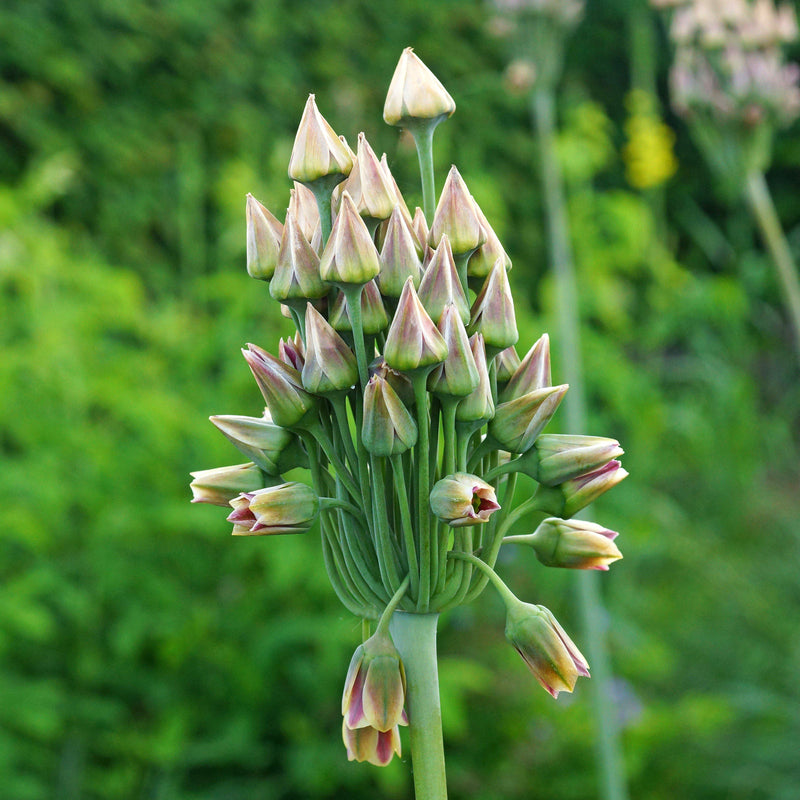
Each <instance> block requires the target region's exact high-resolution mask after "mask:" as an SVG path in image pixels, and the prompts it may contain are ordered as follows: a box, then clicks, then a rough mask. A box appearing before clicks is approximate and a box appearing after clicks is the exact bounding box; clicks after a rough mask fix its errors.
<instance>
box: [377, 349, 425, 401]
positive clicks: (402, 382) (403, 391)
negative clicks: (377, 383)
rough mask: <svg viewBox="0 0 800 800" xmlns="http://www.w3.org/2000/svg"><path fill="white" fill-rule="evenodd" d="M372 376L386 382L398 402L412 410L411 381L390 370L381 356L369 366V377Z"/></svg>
mask: <svg viewBox="0 0 800 800" xmlns="http://www.w3.org/2000/svg"><path fill="white" fill-rule="evenodd" d="M373 375H378V376H380V377H381V378H383V379H384V380H385V381H388V383H389V386H391V387H392V389H394V390H395V393H396V394H397V396H398V397H399V398H400V402H402V404H403V405H404V406H405V407H406V408H413V406H414V387H413V386H412V384H411V381H410V380H409V379H408V377H407V376H405V375H404V374H403V373H402V372H398V371H397V370H396V369H392V368H391V367H390V366H389V365H388V364H387V363H386V362H385V361H384V360H383V356H379V357H378V358H376V359H375V360H374V361H373V362H372V363H371V364H370V365H369V376H370V377H372V376H373Z"/></svg>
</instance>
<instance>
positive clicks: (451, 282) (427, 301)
mask: <svg viewBox="0 0 800 800" xmlns="http://www.w3.org/2000/svg"><path fill="white" fill-rule="evenodd" d="M418 296H419V299H420V302H421V303H422V305H423V306H425V310H426V311H427V312H428V315H429V316H430V318H431V319H434V320H438V319H440V318H441V316H442V312H443V311H444V309H445V307H446V306H447V305H448V304H453V305H455V308H456V311H457V312H458V315H459V316H460V317H461V321H462V322H463V323H464V324H465V325H466V324H467V322H469V302H468V301H467V296H466V294H464V289H463V288H462V286H461V281H460V280H459V278H458V272H457V271H456V263H455V261H454V260H453V251H452V250H451V249H450V241H449V240H448V238H447V236H446V235H444V236H442V239H441V242H440V243H439V246H438V247H437V248H436V250H435V251H434V253H433V257H432V258H431V260H430V263H429V264H428V267H427V269H426V270H425V274H424V275H423V276H422V282H421V283H420V285H419V292H418Z"/></svg>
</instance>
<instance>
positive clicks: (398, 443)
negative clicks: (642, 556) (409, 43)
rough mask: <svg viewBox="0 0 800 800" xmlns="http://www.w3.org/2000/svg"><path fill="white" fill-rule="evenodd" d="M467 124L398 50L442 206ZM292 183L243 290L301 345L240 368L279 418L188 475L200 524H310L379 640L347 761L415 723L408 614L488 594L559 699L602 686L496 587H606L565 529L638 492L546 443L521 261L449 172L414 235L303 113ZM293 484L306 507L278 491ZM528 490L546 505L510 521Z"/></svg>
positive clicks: (599, 546)
mask: <svg viewBox="0 0 800 800" xmlns="http://www.w3.org/2000/svg"><path fill="white" fill-rule="evenodd" d="M454 110H455V103H454V101H453V99H452V98H451V97H450V95H449V94H448V93H447V91H446V90H445V89H444V87H443V86H442V85H441V83H439V81H438V80H437V79H436V78H435V77H434V75H433V74H432V73H431V72H430V71H429V70H428V69H427V67H426V66H425V65H424V64H423V63H422V62H421V61H420V60H419V58H417V56H416V55H415V54H414V53H413V52H412V50H411V49H410V48H408V49H406V50H405V51H404V52H403V55H402V57H401V59H400V62H399V64H398V66H397V69H396V71H395V74H394V77H393V79H392V82H391V86H390V88H389V92H388V96H387V99H386V105H385V108H384V119H385V120H386V121H387V122H388V123H389V124H392V125H398V126H402V127H404V128H406V129H408V130H410V131H411V133H412V134H413V135H414V136H415V139H416V140H417V144H418V149H419V152H420V164H421V172H422V175H423V182H424V181H425V180H426V175H429V178H430V180H429V186H430V185H431V184H432V182H433V181H432V173H428V172H427V169H428V168H427V167H426V159H425V147H426V143H427V144H428V145H429V144H430V140H431V134H432V131H433V128H434V127H435V126H436V125H437V124H438V123H439V122H440V121H442V120H444V119H446V118H447V117H448V116H449V115H450V114H452V113H453V111H454ZM289 176H290V178H292V179H293V180H294V188H293V189H292V190H291V196H290V200H289V207H288V210H287V212H286V217H285V220H284V222H283V223H281V222H280V221H279V220H278V219H277V218H276V217H275V216H274V215H273V214H271V213H270V211H268V210H267V209H266V208H265V207H264V206H262V205H261V204H260V203H259V202H258V201H257V200H256V199H255V198H254V197H252V196H249V195H248V197H247V206H246V210H247V269H248V272H249V274H250V275H251V276H252V277H253V278H256V279H259V280H261V281H264V282H265V283H267V284H268V287H269V292H270V294H271V296H272V297H273V298H274V299H275V300H276V301H278V302H279V303H280V304H281V306H282V307H283V310H284V312H285V314H286V315H287V316H289V317H291V319H292V320H293V321H294V323H295V328H296V332H295V334H294V335H292V336H290V337H288V338H286V339H281V340H280V342H279V343H278V347H277V352H278V354H277V356H276V355H273V354H271V353H269V352H267V351H266V350H264V349H262V348H261V347H258V346H256V345H254V344H248V345H247V347H246V348H245V349H244V350H243V354H244V357H245V359H246V361H247V363H248V365H249V366H250V369H251V370H252V373H253V376H254V377H255V380H256V383H257V385H258V387H259V389H260V390H261V394H262V396H263V399H264V401H265V402H266V409H265V410H264V412H263V414H262V415H261V416H258V417H251V416H230V415H224V416H212V417H211V421H212V423H213V424H214V425H215V426H216V427H217V428H218V429H219V430H220V431H221V432H222V433H223V434H224V435H225V436H226V437H227V438H228V439H229V440H230V441H231V442H232V443H233V445H234V446H235V447H236V448H238V450H239V451H240V452H241V453H243V454H244V455H245V456H246V457H247V458H248V459H249V461H248V462H247V463H244V464H237V465H235V466H228V467H221V468H218V469H211V470H204V471H200V472H195V473H192V475H193V480H192V484H191V487H192V490H193V494H194V502H205V503H212V504H215V505H219V506H228V507H230V508H231V509H232V510H231V511H230V513H229V515H228V520H229V521H230V522H232V523H233V533H234V535H241V536H259V535H270V534H280V533H302V532H304V531H307V530H309V528H310V527H311V526H312V524H313V523H314V522H315V520H316V519H319V521H320V528H321V534H322V535H321V539H322V554H323V559H324V563H325V566H326V569H327V571H328V574H329V576H330V579H331V583H332V585H333V588H334V590H335V592H336V594H337V595H338V597H339V599H340V600H341V601H342V603H343V604H344V605H345V606H346V607H347V608H348V609H349V610H350V611H352V612H353V613H354V614H356V615H358V616H360V617H361V618H362V619H364V620H366V621H369V620H377V624H376V627H375V631H374V633H372V635H368V633H367V634H365V641H363V643H362V644H361V645H359V647H358V649H357V650H356V652H355V654H354V656H353V659H352V662H351V664H350V669H349V670H348V674H347V679H346V682H345V688H344V694H343V697H342V713H343V738H344V742H345V745H346V747H347V753H348V757H349V758H350V759H351V760H352V759H355V760H358V761H369V762H372V763H373V764H378V765H384V764H387V763H388V762H389V761H390V760H391V758H392V756H393V755H394V754H395V753H397V754H399V753H400V736H399V732H398V730H399V728H398V726H400V725H405V724H408V721H409V718H408V714H407V710H406V705H405V697H406V683H405V674H404V669H403V664H402V662H401V659H400V656H399V654H398V651H397V650H396V648H395V646H394V644H393V642H392V639H391V635H390V633H389V624H388V623H389V620H390V618H391V616H392V614H393V613H394V611H395V610H398V611H404V612H407V613H434V612H440V611H443V610H447V609H449V608H453V607H455V606H457V605H459V604H461V603H465V602H469V601H470V600H472V599H474V598H475V597H476V596H477V595H478V594H480V593H481V592H482V591H483V589H484V588H485V586H486V584H487V582H488V581H490V580H491V581H492V582H493V583H494V584H495V585H496V586H497V588H498V589H499V590H500V592H501V594H502V595H503V597H504V599H505V600H506V604H507V607H508V617H507V625H506V635H507V637H508V639H509V640H510V641H511V642H512V644H513V645H514V646H515V647H516V648H517V650H518V651H519V652H520V653H521V655H522V656H523V658H524V659H525V661H526V662H527V663H528V665H529V667H530V669H531V670H532V672H533V674H534V675H535V676H536V678H537V679H538V680H539V681H540V683H541V684H542V685H543V686H544V687H545V688H546V689H547V690H548V691H549V692H550V693H551V694H552V695H553V696H557V695H558V692H559V691H561V690H564V691H572V689H573V687H574V685H575V682H576V679H577V677H578V676H580V675H588V674H589V673H588V665H587V664H586V660H585V659H584V658H583V656H582V655H581V653H580V651H579V650H578V648H577V647H576V646H575V645H574V644H573V642H572V641H571V639H570V638H569V636H567V634H566V633H565V632H564V630H563V629H562V628H561V626H560V625H559V624H558V622H556V620H555V618H554V617H553V615H552V614H551V613H550V612H549V611H548V610H547V609H546V608H544V607H543V606H537V605H531V604H528V603H523V602H522V601H520V600H518V599H517V598H516V597H514V595H513V594H512V593H511V592H510V590H509V589H508V588H507V587H506V586H505V584H504V583H503V582H502V581H501V580H500V579H499V578H498V576H497V575H496V573H495V572H494V570H493V569H492V567H493V566H494V564H495V562H496V559H497V554H498V552H499V550H500V546H501V544H502V543H503V541H504V540H505V541H508V542H514V543H523V544H527V545H529V546H530V547H532V548H533V551H534V552H535V554H536V556H537V557H538V559H539V560H540V561H541V562H542V563H543V564H545V565H548V566H554V567H570V568H577V569H608V564H609V563H611V562H613V561H614V560H616V559H618V558H621V554H620V552H619V550H618V549H617V548H616V546H615V545H614V542H613V539H614V537H615V536H616V534H615V533H614V532H612V531H609V530H607V529H605V528H602V527H601V526H599V525H595V524H593V523H589V522H583V521H576V520H570V517H572V516H573V515H574V514H575V513H576V512H577V511H579V510H580V509H581V508H583V507H584V506H586V505H587V504H588V503H590V502H591V501H592V500H593V499H594V498H596V497H597V496H598V495H600V494H602V493H603V492H605V491H606V490H607V489H609V488H611V487H612V486H614V485H615V484H617V483H618V482H619V481H620V480H622V479H623V478H624V477H625V475H626V474H627V473H626V472H625V470H624V469H622V467H621V466H620V463H619V461H618V460H617V457H618V456H619V455H620V454H621V453H622V450H621V448H620V447H619V444H618V443H617V442H616V441H615V440H613V439H605V438H600V437H590V436H570V435H553V434H545V433H543V429H544V428H545V426H546V425H547V422H548V421H549V420H550V418H551V417H552V415H553V414H554V412H555V411H556V409H557V408H558V405H559V403H560V402H561V400H562V398H563V397H564V393H565V392H566V391H567V386H565V385H553V382H552V379H551V371H550V351H549V340H548V337H547V335H546V334H545V335H543V336H542V337H541V338H540V339H539V340H538V341H537V342H536V343H535V344H534V345H533V346H532V347H531V348H530V350H529V351H528V352H527V353H526V354H525V355H524V357H523V358H520V357H519V356H518V355H517V351H516V350H515V345H516V342H517V338H518V334H517V327H516V322H515V315H514V303H513V299H512V296H511V292H510V289H509V282H508V271H509V270H510V269H511V261H510V259H509V257H508V255H507V254H506V252H505V250H504V249H503V247H502V245H501V243H500V241H499V239H498V237H497V235H496V234H495V233H494V231H493V230H492V228H491V226H490V224H489V222H488V221H487V219H486V217H485V216H484V214H483V212H482V211H481V209H480V208H479V206H478V204H477V203H476V202H475V200H474V198H473V197H472V196H471V195H470V193H469V191H468V189H467V187H466V184H465V183H464V180H463V179H462V177H461V175H460V174H459V172H458V170H457V169H456V168H455V167H453V168H452V169H451V170H450V173H449V175H448V176H447V180H446V182H445V185H444V188H443V190H442V192H441V195H440V197H439V199H438V203H437V204H436V205H435V210H434V209H431V210H429V211H428V213H427V214H426V213H424V212H423V210H421V209H420V208H416V209H415V211H414V213H413V214H412V213H411V212H410V211H409V209H408V208H407V206H406V203H405V201H404V199H403V196H402V195H401V193H400V191H399V189H398V187H397V184H396V183H395V181H394V178H393V177H392V174H391V172H390V170H389V166H388V163H387V159H386V156H385V155H384V156H383V157H382V158H380V159H379V158H378V157H377V155H376V154H375V153H374V151H373V150H372V148H371V147H370V145H369V143H368V141H367V139H366V137H365V136H364V134H363V133H361V134H359V136H358V140H357V149H356V151H355V152H354V151H353V150H352V149H351V148H350V146H349V145H348V143H347V142H346V141H345V139H344V138H342V137H339V136H337V135H336V133H335V132H334V131H333V129H332V128H331V126H330V125H329V124H328V123H327V122H326V120H325V119H324V118H323V117H322V115H321V114H320V112H319V111H318V109H317V106H316V103H315V98H314V96H313V95H311V96H310V97H309V98H308V101H307V103H306V106H305V110H304V112H303V116H302V120H301V122H300V126H299V129H298V132H297V137H296V139H295V144H294V149H293V151H292V155H291V161H290V164H289ZM428 194H430V193H428ZM423 195H425V192H424V191H423ZM298 467H303V468H306V469H307V470H308V471H309V472H310V478H311V485H310V486H309V485H308V484H307V483H303V482H298V481H286V480H285V479H284V477H283V475H284V473H286V472H288V471H289V470H293V469H295V468H298ZM520 473H522V474H524V475H527V476H529V477H530V478H532V479H533V480H534V481H536V483H537V485H538V488H537V489H536V491H535V492H532V493H531V494H530V496H529V497H528V499H527V500H526V501H525V502H523V503H522V504H521V505H520V506H518V507H517V508H516V509H515V510H514V511H510V505H511V501H512V499H513V494H514V488H515V484H516V480H517V476H518V475H519V474H520ZM312 487H313V488H312ZM498 493H500V494H502V496H503V507H502V508H501V503H500V502H498ZM534 511H535V512H539V513H540V515H542V516H544V517H546V518H545V519H544V520H543V521H542V522H541V524H540V525H539V527H538V528H537V529H536V530H535V532H534V533H531V534H529V535H525V536H508V537H506V533H507V532H508V531H509V529H510V527H511V526H512V525H513V523H514V522H515V521H517V520H518V519H520V518H521V517H522V516H523V515H524V514H526V513H530V512H534ZM365 630H366V631H367V632H368V631H369V625H368V624H367V625H366V626H365Z"/></svg>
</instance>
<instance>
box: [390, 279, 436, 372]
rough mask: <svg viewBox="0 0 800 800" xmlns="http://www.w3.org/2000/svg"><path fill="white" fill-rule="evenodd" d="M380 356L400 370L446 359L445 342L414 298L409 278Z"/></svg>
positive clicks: (421, 366)
mask: <svg viewBox="0 0 800 800" xmlns="http://www.w3.org/2000/svg"><path fill="white" fill-rule="evenodd" d="M383 357H384V359H385V360H386V363H387V364H388V365H389V366H390V367H391V368H392V369H396V370H400V372H409V371H410V370H415V369H424V368H429V367H433V366H434V365H435V364H439V363H441V362H442V361H444V360H445V358H447V344H446V342H445V341H444V339H443V338H442V335H441V334H440V333H439V331H438V330H437V328H436V326H435V325H434V324H433V320H432V319H431V318H430V317H429V316H428V312H427V311H425V308H424V306H423V305H422V303H421V302H420V299H419V297H417V293H416V291H415V290H414V281H413V279H412V278H407V279H406V283H405V286H403V293H402V294H401V295H400V300H399V302H398V304H397V310H396V311H395V314H394V318H393V319H392V324H391V326H390V327H389V333H387V334H386V345H385V346H384V349H383Z"/></svg>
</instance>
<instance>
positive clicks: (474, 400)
mask: <svg viewBox="0 0 800 800" xmlns="http://www.w3.org/2000/svg"><path fill="white" fill-rule="evenodd" d="M469 346H470V350H471V351H472V356H473V358H474V359H475V366H476V367H477V369H478V385H477V387H476V388H475V390H474V391H473V392H472V393H471V394H469V395H467V396H466V397H465V398H464V399H463V400H462V401H461V402H460V403H459V404H458V406H457V408H456V420H457V421H458V422H472V423H478V422H488V421H489V420H490V419H492V417H494V413H495V409H494V400H493V398H492V384H491V381H490V380H489V370H488V368H487V366H486V348H485V347H484V345H483V336H481V335H480V334H479V333H476V334H475V335H474V336H471V337H470V340H469Z"/></svg>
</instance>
